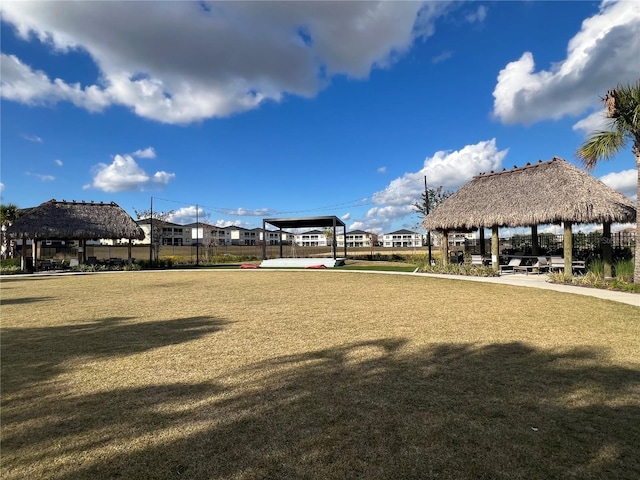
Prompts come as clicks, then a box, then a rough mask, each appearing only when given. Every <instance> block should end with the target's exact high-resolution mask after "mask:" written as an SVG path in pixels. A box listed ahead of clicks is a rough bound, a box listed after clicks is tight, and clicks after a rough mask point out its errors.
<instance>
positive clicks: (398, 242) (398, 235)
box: [380, 229, 424, 248]
mask: <svg viewBox="0 0 640 480" xmlns="http://www.w3.org/2000/svg"><path fill="white" fill-rule="evenodd" d="M380 242H381V244H382V246H383V247H387V248H398V247H421V246H422V245H423V242H424V235H423V234H421V233H417V232H412V231H410V230H406V229H403V230H396V231H395V232H391V233H385V234H384V235H381V236H380Z"/></svg>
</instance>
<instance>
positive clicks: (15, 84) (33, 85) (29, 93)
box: [0, 18, 110, 112]
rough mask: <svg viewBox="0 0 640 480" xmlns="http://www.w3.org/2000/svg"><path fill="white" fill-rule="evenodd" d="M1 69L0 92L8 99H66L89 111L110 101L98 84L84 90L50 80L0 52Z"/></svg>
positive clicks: (33, 102) (47, 102)
mask: <svg viewBox="0 0 640 480" xmlns="http://www.w3.org/2000/svg"><path fill="white" fill-rule="evenodd" d="M3 20H4V18H3ZM0 69H2V81H0V86H1V87H2V89H1V92H0V94H1V95H2V97H3V98H6V99H8V100H14V101H16V102H20V103H24V104H27V105H52V104H55V103H57V102H61V101H67V102H71V103H73V104H74V105H76V106H77V107H83V108H86V109H87V110H89V111H91V112H96V111H100V110H102V109H104V108H105V107H106V106H107V105H108V104H109V103H110V100H109V98H108V94H107V93H106V92H105V91H103V90H101V89H100V88H99V87H97V86H95V85H92V86H89V87H85V88H84V89H83V88H81V87H80V85H79V84H73V85H69V84H67V83H65V82H64V81H63V80H60V79H58V78H57V79H55V80H54V81H51V80H50V79H49V77H48V76H47V75H46V73H44V72H42V71H34V70H32V69H31V67H29V66H28V65H25V64H24V63H22V61H20V59H19V58H18V57H16V56H15V55H6V54H4V53H2V54H0Z"/></svg>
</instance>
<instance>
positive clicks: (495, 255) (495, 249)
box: [491, 225, 500, 272]
mask: <svg viewBox="0 0 640 480" xmlns="http://www.w3.org/2000/svg"><path fill="white" fill-rule="evenodd" d="M491 266H492V267H493V269H494V270H495V271H496V272H498V271H500V237H499V236H498V225H494V226H492V227H491Z"/></svg>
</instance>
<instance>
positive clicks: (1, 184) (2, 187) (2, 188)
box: [0, 182, 4, 192]
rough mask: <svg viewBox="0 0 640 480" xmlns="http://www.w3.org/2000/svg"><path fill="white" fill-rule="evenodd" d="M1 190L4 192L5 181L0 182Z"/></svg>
mask: <svg viewBox="0 0 640 480" xmlns="http://www.w3.org/2000/svg"><path fill="white" fill-rule="evenodd" d="M0 192H4V183H2V182H0Z"/></svg>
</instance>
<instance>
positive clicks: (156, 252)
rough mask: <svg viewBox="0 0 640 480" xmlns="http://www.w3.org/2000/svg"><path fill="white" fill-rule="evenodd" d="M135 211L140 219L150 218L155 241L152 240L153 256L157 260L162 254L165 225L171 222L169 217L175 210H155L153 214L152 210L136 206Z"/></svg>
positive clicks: (150, 226)
mask: <svg viewBox="0 0 640 480" xmlns="http://www.w3.org/2000/svg"><path fill="white" fill-rule="evenodd" d="M133 211H134V212H135V214H136V217H138V220H150V225H149V228H150V230H151V231H152V232H153V233H152V237H153V241H152V242H151V251H152V253H153V255H152V258H153V261H155V262H157V261H158V258H159V256H160V247H161V246H162V239H163V238H164V227H165V225H166V224H167V223H168V222H169V218H170V217H171V215H173V213H174V211H173V210H169V211H168V212H162V211H155V210H154V211H153V215H152V212H151V210H146V209H145V210H136V209H135V208H134V209H133Z"/></svg>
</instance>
